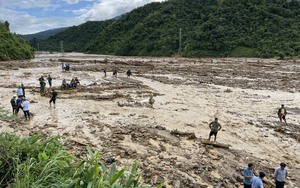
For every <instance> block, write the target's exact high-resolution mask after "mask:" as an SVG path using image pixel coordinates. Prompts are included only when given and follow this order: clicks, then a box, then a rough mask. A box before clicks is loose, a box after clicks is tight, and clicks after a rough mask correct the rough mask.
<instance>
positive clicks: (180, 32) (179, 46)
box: [178, 28, 182, 53]
mask: <svg viewBox="0 0 300 188" xmlns="http://www.w3.org/2000/svg"><path fill="white" fill-rule="evenodd" d="M181 44H182V29H181V28H179V45H178V53H180V52H181Z"/></svg>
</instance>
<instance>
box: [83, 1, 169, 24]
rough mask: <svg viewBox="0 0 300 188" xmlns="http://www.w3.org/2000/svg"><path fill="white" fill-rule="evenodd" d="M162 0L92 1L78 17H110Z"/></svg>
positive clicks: (96, 18) (104, 18)
mask: <svg viewBox="0 0 300 188" xmlns="http://www.w3.org/2000/svg"><path fill="white" fill-rule="evenodd" d="M162 1H164V0H102V1H100V2H98V3H94V5H93V6H92V7H91V9H90V10H89V11H88V12H86V13H84V14H83V15H81V16H80V19H82V20H83V21H88V20H106V19H111V18H114V17H116V16H119V15H121V14H124V13H126V12H129V11H131V10H133V9H134V8H137V7H140V6H143V5H145V4H148V3H151V2H162Z"/></svg>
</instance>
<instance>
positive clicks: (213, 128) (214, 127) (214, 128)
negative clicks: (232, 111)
mask: <svg viewBox="0 0 300 188" xmlns="http://www.w3.org/2000/svg"><path fill="white" fill-rule="evenodd" d="M209 128H210V133H209V137H208V140H209V141H210V138H211V136H213V135H214V136H215V138H214V142H216V140H217V134H218V131H219V130H221V129H222V126H221V124H220V123H219V122H218V118H215V121H213V122H211V123H210V124H209Z"/></svg>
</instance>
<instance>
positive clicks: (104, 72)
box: [103, 68, 106, 77]
mask: <svg viewBox="0 0 300 188" xmlns="http://www.w3.org/2000/svg"><path fill="white" fill-rule="evenodd" d="M103 72H104V77H106V68H105V69H104V70H103Z"/></svg>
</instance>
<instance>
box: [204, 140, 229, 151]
mask: <svg viewBox="0 0 300 188" xmlns="http://www.w3.org/2000/svg"><path fill="white" fill-rule="evenodd" d="M201 143H202V144H205V145H212V146H214V147H217V148H225V149H229V145H227V144H221V143H217V142H211V141H209V140H201Z"/></svg>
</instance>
